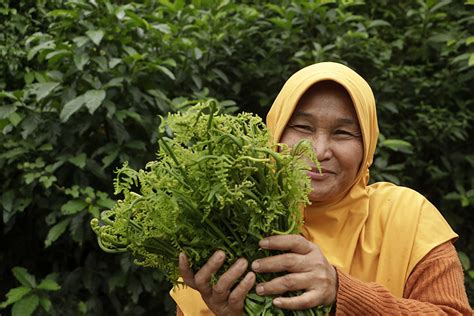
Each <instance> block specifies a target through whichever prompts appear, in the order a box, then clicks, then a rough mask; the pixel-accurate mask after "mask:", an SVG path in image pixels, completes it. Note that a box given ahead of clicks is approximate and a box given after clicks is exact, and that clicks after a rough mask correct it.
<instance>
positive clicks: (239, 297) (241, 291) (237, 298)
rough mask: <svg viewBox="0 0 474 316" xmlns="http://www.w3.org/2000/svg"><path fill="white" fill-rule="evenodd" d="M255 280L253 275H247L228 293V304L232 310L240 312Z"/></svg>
mask: <svg viewBox="0 0 474 316" xmlns="http://www.w3.org/2000/svg"><path fill="white" fill-rule="evenodd" d="M255 279H256V276H255V273H253V272H249V273H247V275H246V276H245V278H244V279H243V280H242V281H240V283H239V284H238V285H237V286H236V287H235V288H234V290H233V291H232V293H230V295H229V300H228V302H229V305H230V306H232V309H234V310H242V309H243V308H244V302H245V297H246V296H247V294H248V293H249V291H250V290H251V289H252V287H253V285H254V284H255Z"/></svg>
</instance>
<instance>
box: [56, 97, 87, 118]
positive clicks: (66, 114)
mask: <svg viewBox="0 0 474 316" xmlns="http://www.w3.org/2000/svg"><path fill="white" fill-rule="evenodd" d="M84 104H85V100H84V96H83V95H80V96H78V97H76V98H74V99H72V100H71V101H69V102H67V103H66V104H64V107H63V109H62V110H61V114H60V115H59V118H60V119H61V122H66V121H67V120H69V118H70V117H71V115H73V114H74V113H76V112H77V111H78V110H79V109H80V108H81V107H82V106H83V105H84Z"/></svg>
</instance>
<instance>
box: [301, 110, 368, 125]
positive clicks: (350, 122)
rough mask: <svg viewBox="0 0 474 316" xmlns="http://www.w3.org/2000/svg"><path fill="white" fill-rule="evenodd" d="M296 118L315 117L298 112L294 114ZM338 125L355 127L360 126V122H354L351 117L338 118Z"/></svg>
mask: <svg viewBox="0 0 474 316" xmlns="http://www.w3.org/2000/svg"><path fill="white" fill-rule="evenodd" d="M295 117H313V115H311V114H310V113H308V112H304V111H300V110H296V112H295V113H293V118H295ZM336 123H337V124H338V125H354V126H358V125H359V122H357V121H354V120H353V119H352V118H350V117H342V118H338V119H337V120H336Z"/></svg>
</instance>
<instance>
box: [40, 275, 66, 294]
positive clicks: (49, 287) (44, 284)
mask: <svg viewBox="0 0 474 316" xmlns="http://www.w3.org/2000/svg"><path fill="white" fill-rule="evenodd" d="M37 289H39V290H45V291H58V290H60V289H61V287H60V286H59V284H58V283H56V281H54V280H53V279H50V278H45V279H43V280H42V281H41V282H40V284H39V285H38V287H37Z"/></svg>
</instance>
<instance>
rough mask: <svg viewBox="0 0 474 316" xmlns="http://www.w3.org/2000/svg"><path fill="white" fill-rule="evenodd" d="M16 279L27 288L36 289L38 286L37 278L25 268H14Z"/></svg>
mask: <svg viewBox="0 0 474 316" xmlns="http://www.w3.org/2000/svg"><path fill="white" fill-rule="evenodd" d="M12 272H13V275H14V276H15V278H16V279H17V280H18V281H19V282H20V283H21V284H22V285H23V286H26V287H30V288H34V287H35V286H36V280H35V276H34V275H31V274H29V273H28V270H26V269H25V268H23V267H14V268H13V269H12Z"/></svg>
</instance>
